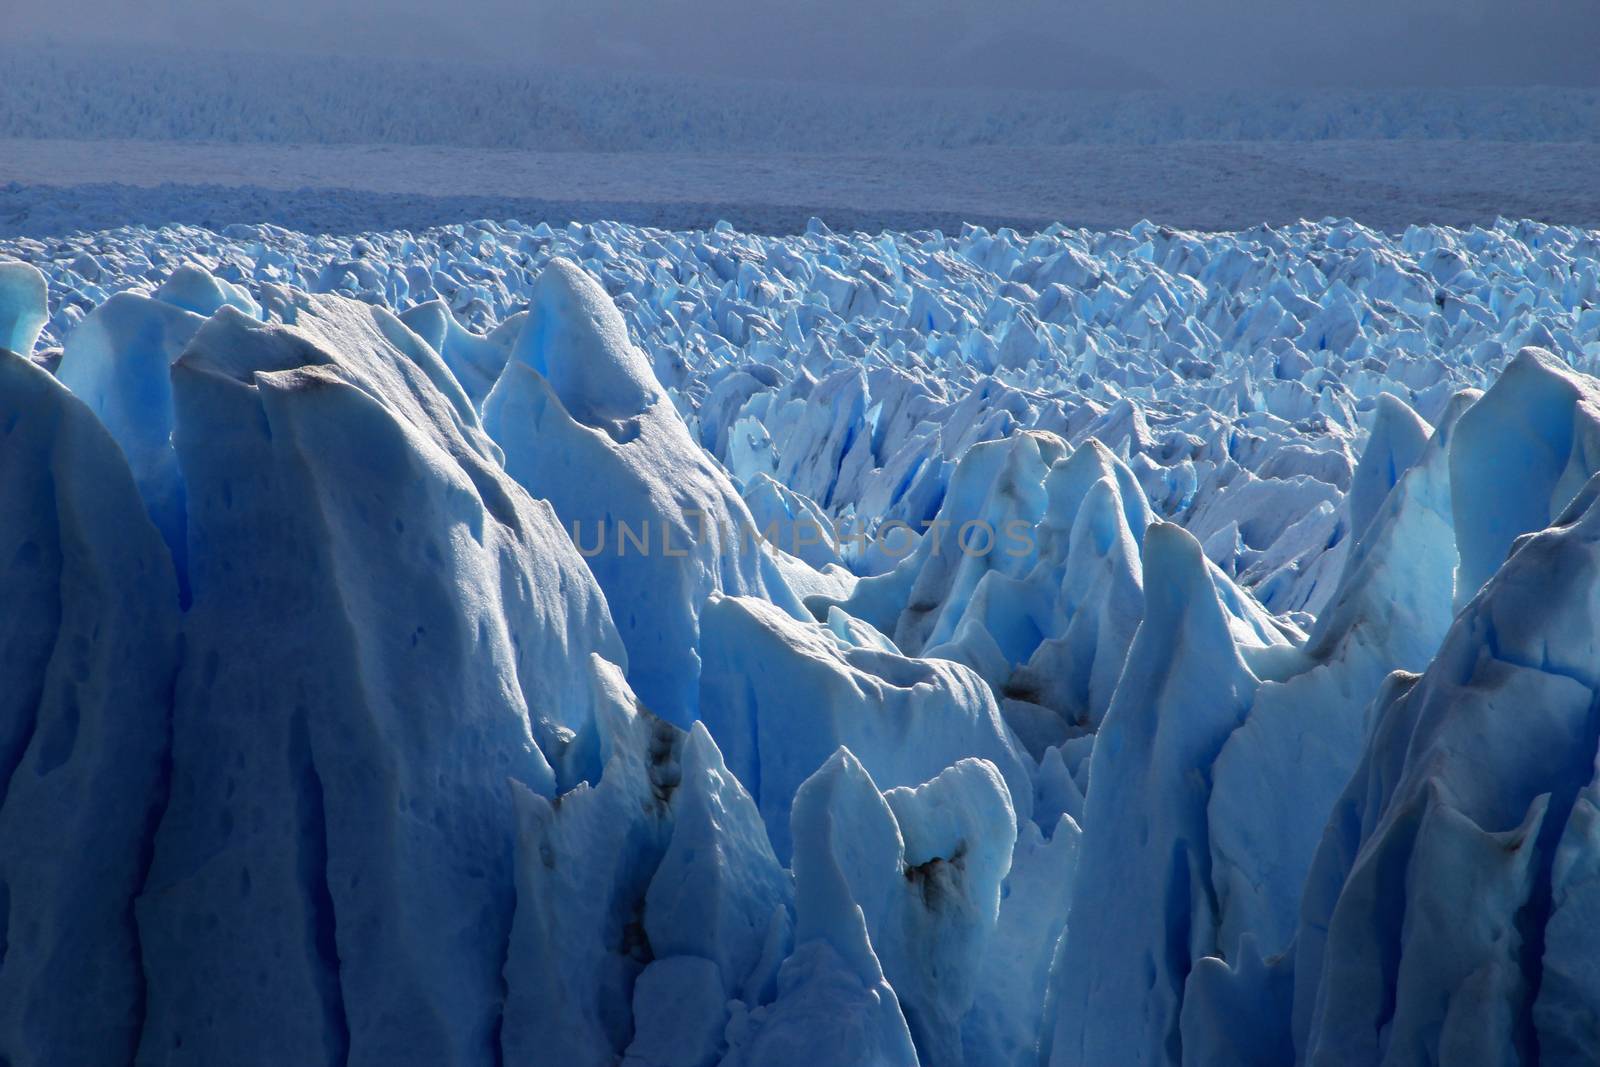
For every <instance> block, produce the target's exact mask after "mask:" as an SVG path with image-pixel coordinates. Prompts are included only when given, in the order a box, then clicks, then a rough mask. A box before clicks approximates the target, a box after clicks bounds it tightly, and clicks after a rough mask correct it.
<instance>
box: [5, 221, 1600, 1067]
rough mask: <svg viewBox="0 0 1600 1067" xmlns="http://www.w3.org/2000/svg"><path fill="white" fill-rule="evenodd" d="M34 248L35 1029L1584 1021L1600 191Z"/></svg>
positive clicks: (1117, 1058) (1338, 1041) (224, 1041)
mask: <svg viewBox="0 0 1600 1067" xmlns="http://www.w3.org/2000/svg"><path fill="white" fill-rule="evenodd" d="M0 257H4V258H5V259H6V260H7V261H8V262H4V263H0V340H3V341H4V342H5V343H6V344H9V345H11V346H13V348H14V349H15V351H5V352H0V592H3V593H4V602H5V603H6V604H7V605H8V611H7V616H6V622H5V623H4V624H3V625H0V680H3V681H4V682H5V683H6V684H5V685H4V686H0V903H3V905H4V906H3V907H0V933H3V935H4V936H3V937H0V945H3V946H4V951H3V954H0V1059H4V1060H5V1061H6V1062H10V1063H16V1064H24V1063H66V1062H70V1063H74V1064H80V1063H81V1064H85V1065H100V1064H105V1065H122V1064H128V1063H138V1064H152V1065H154V1064H163V1065H165V1064H171V1065H178V1064H195V1065H210V1064H217V1063H228V1064H241V1065H250V1064H280V1063H284V1062H294V1063H307V1064H310V1063H350V1064H374V1065H377V1064H382V1065H396V1064H398V1065H412V1064H415V1065H418V1067H422V1065H428V1067H434V1065H438V1064H462V1065H469V1064H470V1065H479V1064H482V1065H488V1064H497V1063H506V1064H535V1063H548V1062H554V1063H560V1064H562V1065H563V1067H565V1065H574V1067H583V1065H590V1064H592V1065H594V1067H607V1065H615V1064H622V1065H625V1067H745V1065H747V1067H787V1065H791V1064H792V1065H796V1067H800V1065H806V1067H834V1065H840V1067H843V1065H855V1064H871V1065H904V1067H913V1065H925V1067H962V1065H972V1067H989V1065H1005V1067H1024V1065H1026V1067H1035V1065H1044V1067H1104V1065H1106V1064H1118V1065H1122V1064H1129V1065H1141V1064H1143V1065H1163V1067H1182V1065H1200V1064H1206V1065H1210V1064H1222V1063H1226V1064H1244V1065H1256V1064H1259V1065H1263V1067H1264V1065H1269V1064H1270V1065H1279V1067H1281V1065H1284V1064H1308V1065H1332V1064H1348V1063H1385V1064H1452V1065H1453V1064H1476V1063H1485V1064H1488V1063H1494V1064H1508V1063H1527V1064H1531V1063H1541V1064H1568V1063H1572V1064H1578V1063H1584V1062H1589V1059H1588V1057H1592V1055H1593V1050H1594V1047H1595V1043H1594V1039H1595V1030H1594V1020H1595V1019H1596V1018H1597V1017H1600V972H1597V971H1596V968H1595V966H1594V944H1595V935H1594V933H1593V931H1594V930H1595V929H1596V928H1597V926H1600V888H1597V886H1600V829H1597V827H1600V784H1597V780H1596V772H1595V768H1596V766H1597V765H1600V728H1597V726H1596V720H1595V711H1594V709H1595V708H1596V706H1597V705H1600V699H1597V694H1600V674H1597V672H1596V669H1595V666H1594V665H1595V663H1596V662H1597V643H1600V550H1597V548H1596V545H1597V544H1600V478H1597V477H1596V475H1597V474H1600V379H1597V378H1596V377H1594V375H1595V373H1596V372H1597V370H1600V232H1597V231H1587V230H1583V229H1578V228H1573V227H1562V226H1553V225H1548V224H1545V223H1541V222H1537V221H1533V220H1523V221H1504V220H1502V221H1498V222H1494V223H1492V224H1490V225H1487V226H1473V227H1469V228H1462V229H1450V228H1444V227H1438V226H1413V227H1409V228H1406V229H1404V230H1403V231H1401V232H1397V233H1392V234H1391V233H1385V232H1383V231H1382V230H1380V229H1375V228H1371V227H1368V226H1365V225H1362V224H1360V223H1357V222H1353V221H1350V220H1328V221H1324V222H1319V223H1311V222H1300V223H1294V224H1290V225H1284V226H1277V227H1269V226H1259V227H1255V228H1252V229H1244V230H1238V231H1234V232H1201V231H1193V230H1186V229H1180V228H1175V227H1171V226H1157V225H1153V224H1150V223H1139V224H1137V225H1134V226H1131V227H1129V228H1127V229H1099V230H1095V229H1074V228H1069V227H1065V226H1061V225H1053V226H1050V227H1047V228H1045V229H1042V230H1037V231H1026V232H1019V231H1017V230H1014V229H1009V228H998V229H985V228H981V227H967V228H963V229H961V230H959V231H956V232H952V233H941V232H938V231H935V230H922V231H883V232H878V233H866V232H852V233H836V232H834V231H832V230H830V229H829V228H828V227H826V226H824V225H823V224H821V223H820V222H812V223H811V224H809V225H807V226H806V227H805V228H804V231H803V232H801V233H797V234H793V235H789V236H764V235H760V234H756V233H751V232H747V231H741V230H739V229H736V228H734V227H733V226H731V225H727V224H721V225H718V226H716V227H714V228H711V229H706V230H693V231H690V230H677V231H674V230H667V229H655V228H646V227H641V226H636V225H630V224H626V223H621V222H603V223H593V224H588V225H579V224H576V223H574V224H571V225H568V226H564V227H562V228H560V229H555V228H552V227H550V226H548V225H543V224H541V225H537V226H529V225H525V224H521V223H511V222H505V223H496V222H476V223H469V224H457V225H451V226H446V227H441V228H436V229H428V230H417V231H414V232H413V231H406V230H394V229H391V230H387V231H382V232H368V233H362V234H360V235H354V236H351V235H345V236H338V235H319V234H315V233H306V232H297V231H293V230H288V229H284V228H282V227H279V226H272V225H234V226H228V227H226V228H224V229H222V230H220V231H218V230H211V229H205V228H201V227H197V226H173V227H166V228H159V229H149V228H143V227H135V226H129V227H124V228H121V229H116V230H107V231H99V232H92V233H79V234H75V235H71V236H37V237H11V238H6V239H3V240H0ZM10 261H16V262H10ZM622 523H626V524H627V525H628V527H629V528H630V529H631V530H632V531H633V532H634V533H635V534H639V533H641V532H643V535H644V537H645V539H646V540H645V541H644V542H643V543H641V542H639V541H637V540H635V541H634V542H633V543H632V546H631V547H630V546H629V543H628V541H627V540H626V538H624V537H623V536H621V534H620V531H619V529H618V524H622ZM835 523H836V524H837V529H834V528H831V527H832V525H833V524H835ZM819 524H827V525H829V526H830V529H828V530H826V531H818V537H817V538H816V539H815V540H809V539H808V540H806V541H805V543H801V540H802V538H801V534H802V532H804V531H809V530H811V529H812V528H813V527H814V526H816V525H819ZM756 530H761V531H770V532H772V533H773V534H775V535H776V539H777V543H776V544H765V543H762V541H761V540H760V539H759V538H755V537H751V536H748V535H749V534H750V533H752V532H753V531H756ZM596 531H599V533H600V535H601V536H600V538H599V539H598V542H597V539H596V536H595V535H596ZM974 531H976V532H977V534H978V535H979V536H976V537H974V536H973V533H974ZM983 531H988V536H987V537H985V536H982V534H983ZM730 532H731V536H728V534H729V533H730ZM646 546H649V547H646Z"/></svg>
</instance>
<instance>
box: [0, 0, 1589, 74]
mask: <svg viewBox="0 0 1600 1067" xmlns="http://www.w3.org/2000/svg"><path fill="white" fill-rule="evenodd" d="M5 3H6V4H7V5H16V6H17V7H18V8H19V9H20V10H16V11H13V12H12V13H10V14H8V15H7V18H6V29H7V35H8V37H10V38H11V39H12V40H17V39H18V38H21V39H22V40H30V39H47V38H48V39H55V40H91V41H95V42H97V43H103V42H105V41H108V40H117V41H125V42H151V43H158V44H168V45H171V44H187V45H191V46H197V47H204V48H281V49H288V50H293V51H302V52H304V51H309V52H319V53H332V54H340V53H348V54H382V53H400V54H403V55H407V56H427V57H431V58H437V59H450V60H462V61H480V60H492V61H498V62H513V63H521V64H528V65H538V66H547V65H552V64H554V65H569V64H581V65H590V66H596V65H598V66H607V67H617V68H625V69H630V70H637V71H643V72H672V73H677V72H689V73H700V74H710V75H716V74H722V75H729V76H736V77H777V78H785V79H798V80H827V81H848V82H873V83H884V84H898V85H959V86H972V85H987V86H994V87H1000V88H1010V87H1026V88H1058V87H1060V88H1065V87H1077V86H1091V87H1097V88H1098V87H1147V86H1166V87H1172V88H1191V87H1201V88H1213V87H1255V86H1283V85H1355V86H1377V87H1387V86H1401V85H1506V84H1564V85H1573V84H1580V85H1600V0H1343V2H1341V0H812V2H809V3H807V2H794V3H784V4H779V3H773V2H771V0H449V2H447V3H439V2H438V0H252V2H240V0H5Z"/></svg>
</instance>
